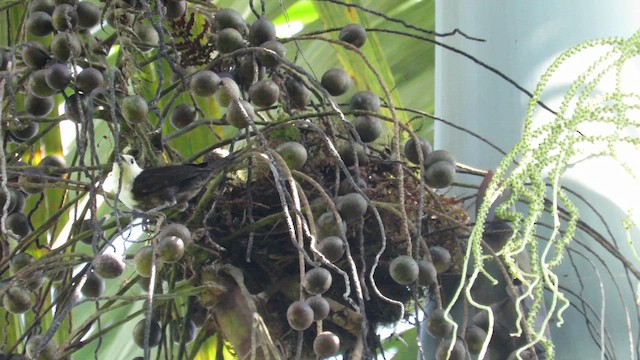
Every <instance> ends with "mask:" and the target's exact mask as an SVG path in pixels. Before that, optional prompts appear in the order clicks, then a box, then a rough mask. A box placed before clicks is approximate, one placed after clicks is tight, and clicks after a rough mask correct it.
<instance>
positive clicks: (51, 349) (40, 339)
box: [27, 335, 58, 360]
mask: <svg viewBox="0 0 640 360" xmlns="http://www.w3.org/2000/svg"><path fill="white" fill-rule="evenodd" d="M44 342H45V337H44V336H42V335H33V336H31V338H29V341H28V342H27V355H29V357H30V358H32V359H34V360H57V359H58V358H57V357H56V351H57V350H58V349H57V348H56V344H55V342H53V340H49V342H47V343H46V345H45V346H44V348H43V349H42V350H41V351H40V353H39V354H38V357H37V358H36V354H35V350H36V349H37V348H40V347H42V344H44Z"/></svg>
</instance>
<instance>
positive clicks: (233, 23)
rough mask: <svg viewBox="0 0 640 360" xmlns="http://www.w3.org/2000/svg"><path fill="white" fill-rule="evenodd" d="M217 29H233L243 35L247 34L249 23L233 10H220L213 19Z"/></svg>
mask: <svg viewBox="0 0 640 360" xmlns="http://www.w3.org/2000/svg"><path fill="white" fill-rule="evenodd" d="M213 21H214V24H215V26H216V28H217V29H219V30H222V29H227V28H232V29H236V30H238V31H239V32H240V33H241V34H246V32H247V31H248V30H247V23H246V22H245V21H244V18H243V17H242V14H240V13H239V12H237V11H236V10H233V9H220V10H218V12H216V16H215V18H214V19H213Z"/></svg>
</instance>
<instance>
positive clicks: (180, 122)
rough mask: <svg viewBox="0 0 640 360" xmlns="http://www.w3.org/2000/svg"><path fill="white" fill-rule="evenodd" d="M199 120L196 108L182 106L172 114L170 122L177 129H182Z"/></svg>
mask: <svg viewBox="0 0 640 360" xmlns="http://www.w3.org/2000/svg"><path fill="white" fill-rule="evenodd" d="M197 119H198V112H197V111H196V108H195V107H194V106H191V105H189V104H180V105H178V106H176V107H175V108H174V109H173V111H172V112H171V117H170V118H169V122H170V123H171V125H172V126H173V127H174V128H176V129H182V128H184V127H186V126H188V125H189V124H191V123H193V122H194V121H196V120H197Z"/></svg>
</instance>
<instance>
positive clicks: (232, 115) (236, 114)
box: [226, 99, 256, 129]
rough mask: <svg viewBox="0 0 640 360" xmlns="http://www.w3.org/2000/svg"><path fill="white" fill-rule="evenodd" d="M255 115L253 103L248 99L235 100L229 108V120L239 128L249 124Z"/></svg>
mask: <svg viewBox="0 0 640 360" xmlns="http://www.w3.org/2000/svg"><path fill="white" fill-rule="evenodd" d="M255 116H256V115H255V112H254V110H253V105H251V104H250V103H249V102H248V101H246V100H242V99H239V100H236V101H233V102H232V103H231V104H229V107H228V108H227V116H226V118H227V122H228V123H229V124H231V125H233V126H234V127H236V128H238V129H244V128H246V127H247V126H249V124H250V122H252V121H253V119H254V118H255Z"/></svg>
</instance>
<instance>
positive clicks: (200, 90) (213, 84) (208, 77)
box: [189, 70, 221, 97]
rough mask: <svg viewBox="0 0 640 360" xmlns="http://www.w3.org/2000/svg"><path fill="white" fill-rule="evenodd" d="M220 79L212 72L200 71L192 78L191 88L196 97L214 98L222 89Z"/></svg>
mask: <svg viewBox="0 0 640 360" xmlns="http://www.w3.org/2000/svg"><path fill="white" fill-rule="evenodd" d="M220 83H221V80H220V77H219V76H218V75H217V74H216V73H214V72H213V71H211V70H202V71H199V72H197V73H195V74H193V76H191V81H190V82H189V88H190V89H191V92H193V93H194V94H195V95H196V96H202V97H207V96H212V95H213V94H215V92H216V91H217V90H218V87H220Z"/></svg>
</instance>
